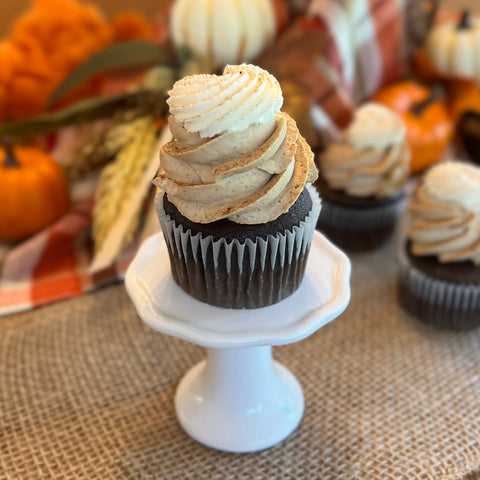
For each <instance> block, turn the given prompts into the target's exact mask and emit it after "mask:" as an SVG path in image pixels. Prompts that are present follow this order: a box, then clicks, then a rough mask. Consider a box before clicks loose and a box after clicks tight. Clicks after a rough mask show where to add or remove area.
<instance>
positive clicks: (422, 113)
mask: <svg viewBox="0 0 480 480" xmlns="http://www.w3.org/2000/svg"><path fill="white" fill-rule="evenodd" d="M373 100H374V101H377V102H380V103H383V104H384V105H386V106H387V107H390V108H391V109H392V110H394V111H396V112H397V113H398V114H399V115H400V116H401V117H402V118H403V120H404V122H405V126H406V129H407V141H408V144H409V146H410V149H411V151H412V159H411V171H412V173H418V172H421V171H422V170H424V169H425V168H427V167H428V166H430V165H431V164H433V163H435V162H436V161H437V160H438V159H439V157H440V155H441V154H442V153H443V151H444V150H445V147H446V146H447V144H448V142H449V141H450V139H451V138H452V134H453V123H452V120H451V118H450V116H449V113H448V110H447V107H446V106H445V104H444V102H443V101H441V100H440V99H439V98H438V95H436V93H435V90H432V89H430V88H427V87H424V86H423V85H420V84H418V83H416V82H414V81H411V80H403V81H401V82H397V83H395V84H391V85H389V86H387V87H385V88H383V89H382V90H380V91H379V92H378V93H377V94H376V95H375V96H374V97H373Z"/></svg>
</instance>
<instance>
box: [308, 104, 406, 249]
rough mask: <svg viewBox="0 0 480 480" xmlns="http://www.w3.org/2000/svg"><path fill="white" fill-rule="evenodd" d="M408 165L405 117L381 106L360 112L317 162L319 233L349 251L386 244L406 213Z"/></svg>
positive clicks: (377, 105) (370, 107)
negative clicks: (405, 190) (320, 199)
mask: <svg viewBox="0 0 480 480" xmlns="http://www.w3.org/2000/svg"><path fill="white" fill-rule="evenodd" d="M409 162H410V150H409V148H408V146H407V144H406V140H405V125H404V123H403V121H402V120H401V118H400V117H399V116H398V115H397V114H396V113H394V112H393V111H392V110H390V109H388V108H386V107H384V106H382V105H379V104H375V103H368V104H365V105H364V106H362V107H360V108H359V109H358V110H357V112H356V114H355V118H354V120H353V121H352V123H351V124H350V126H349V127H348V128H347V129H346V130H345V131H344V132H343V133H342V135H341V137H340V138H339V139H338V141H336V142H333V143H332V144H331V145H330V146H329V147H328V149H327V150H326V151H325V152H323V153H322V154H320V155H319V157H318V164H319V169H320V175H319V178H318V180H317V182H316V183H315V186H316V187H317V188H318V190H319V191H320V193H321V196H322V201H323V207H322V212H321V214H320V218H319V221H318V228H319V230H321V231H322V232H323V233H325V234H326V235H327V236H328V237H330V239H331V240H332V241H333V242H335V243H337V244H338V245H339V246H341V247H343V248H344V249H346V250H349V251H355V250H366V249H369V248H373V247H375V246H377V245H380V244H381V243H383V242H384V241H385V240H386V239H387V238H388V237H389V236H390V235H391V233H392V232H393V229H394V227H395V224H396V221H397V219H398V217H399V215H400V214H401V213H402V210H403V204H402V199H403V197H404V193H403V187H404V184H405V182H406V180H407V178H408V175H409Z"/></svg>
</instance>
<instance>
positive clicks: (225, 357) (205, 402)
mask: <svg viewBox="0 0 480 480" xmlns="http://www.w3.org/2000/svg"><path fill="white" fill-rule="evenodd" d="M175 410H176V413H177V417H178V420H179V422H180V424H181V426H182V427H183V428H184V430H185V431H186V432H187V433H188V434H189V435H190V436H192V437H193V438H194V439H195V440H197V441H198V442H200V443H202V444H204V445H207V446H209V447H212V448H216V449H219V450H224V451H228V452H237V453H242V452H254V451H256V450H262V449H265V448H268V447H271V446H273V445H275V444H277V443H278V442H280V441H282V440H283V439H284V438H286V437H287V436H288V435H289V434H290V433H292V432H293V430H295V428H296V427H297V426H298V424H299V423H300V420H301V418H302V415H303V393H302V389H301V387H300V384H299V383H298V381H297V379H296V378H295V377H294V376H293V374H292V373H291V372H290V371H289V370H288V369H287V368H285V367H284V366H283V365H281V364H280V363H278V362H276V361H273V359H272V349H271V347H269V346H263V347H243V348H219V349H216V348H209V349H207V358H206V360H204V361H202V362H200V363H198V364H197V365H195V366H194V367H193V368H192V369H190V370H189V371H188V372H187V374H186V375H185V376H184V377H183V378H182V380H181V382H180V384H179V386H178V389H177V392H176V396H175Z"/></svg>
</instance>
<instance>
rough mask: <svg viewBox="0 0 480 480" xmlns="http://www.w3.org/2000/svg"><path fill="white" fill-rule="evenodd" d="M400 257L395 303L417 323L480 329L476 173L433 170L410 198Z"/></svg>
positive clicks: (460, 168)
mask: <svg viewBox="0 0 480 480" xmlns="http://www.w3.org/2000/svg"><path fill="white" fill-rule="evenodd" d="M408 210H409V212H410V214H411V219H410V223H409V226H408V229H407V240H406V241H405V244H404V245H402V248H401V251H400V252H399V299H400V303H401V305H402V306H403V307H404V308H405V310H407V311H408V312H409V313H411V314H412V315H413V316H415V317H416V318H417V319H418V320H421V321H422V322H425V323H427V324H430V325H433V326H436V327H440V328H445V329H451V330H470V329H473V328H476V327H478V326H480V169H479V168H477V167H474V166H472V165H469V164H466V163H462V162H446V163H442V164H439V165H436V166H435V167H433V168H431V169H430V170H429V171H428V172H427V174H426V175H425V177H424V178H423V179H422V182H421V183H420V185H419V186H418V188H417V190H416V191H415V193H414V196H413V198H412V201H411V203H410V205H409V207H408Z"/></svg>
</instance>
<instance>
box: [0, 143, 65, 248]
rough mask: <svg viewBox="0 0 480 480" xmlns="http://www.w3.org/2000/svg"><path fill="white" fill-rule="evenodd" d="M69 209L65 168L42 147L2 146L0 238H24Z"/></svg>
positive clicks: (0, 160)
mask: <svg viewBox="0 0 480 480" xmlns="http://www.w3.org/2000/svg"><path fill="white" fill-rule="evenodd" d="M69 208H70V193H69V188H68V183H67V181H66V179H65V176H64V174H63V170H62V168H61V167H60V165H58V164H57V163H56V162H55V161H54V160H53V159H52V158H51V157H50V156H49V155H47V154H46V153H45V152H44V151H43V150H40V149H38V148H33V147H20V146H18V147H15V148H12V147H10V146H8V145H7V146H4V147H0V239H2V240H7V241H14V240H21V239H23V238H26V237H28V236H30V235H33V234H34V233H37V232H39V231H40V230H42V229H43V228H45V227H47V226H48V225H51V224H52V223H53V222H55V221H56V220H57V219H58V218H60V217H61V216H62V215H64V214H65V213H66V212H67V211H68V209H69Z"/></svg>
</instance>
